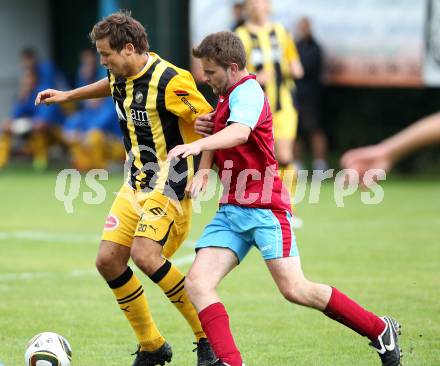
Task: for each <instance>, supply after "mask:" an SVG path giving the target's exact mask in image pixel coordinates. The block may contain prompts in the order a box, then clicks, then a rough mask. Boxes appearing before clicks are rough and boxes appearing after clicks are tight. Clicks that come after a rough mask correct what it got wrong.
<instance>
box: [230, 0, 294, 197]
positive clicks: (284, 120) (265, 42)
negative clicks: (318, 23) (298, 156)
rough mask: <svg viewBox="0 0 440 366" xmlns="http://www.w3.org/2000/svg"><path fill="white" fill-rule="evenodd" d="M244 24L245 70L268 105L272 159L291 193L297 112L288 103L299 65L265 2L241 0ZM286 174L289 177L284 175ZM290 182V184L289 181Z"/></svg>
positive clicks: (240, 32) (291, 44)
mask: <svg viewBox="0 0 440 366" xmlns="http://www.w3.org/2000/svg"><path fill="white" fill-rule="evenodd" d="M245 11H246V15H247V18H246V22H245V24H244V25H243V26H241V27H238V28H237V30H236V33H237V35H238V36H239V37H240V39H241V40H242V41H243V44H244V47H245V50H246V57H247V68H248V70H249V72H251V73H255V74H256V76H257V81H258V82H259V83H260V84H261V86H262V87H263V89H264V91H265V93H266V95H267V97H268V99H269V103H270V105H271V109H272V114H273V128H274V138H275V156H276V158H277V160H278V163H279V166H280V175H281V178H282V179H283V180H284V182H285V184H286V186H287V187H288V188H289V191H290V193H291V195H292V196H293V195H294V192H295V187H294V185H295V181H296V179H295V176H294V165H293V143H294V139H295V137H296V130H297V122H298V121H297V113H296V111H295V108H294V105H293V101H292V89H293V88H294V86H295V83H294V78H297V79H300V78H301V77H302V76H303V69H302V66H301V62H300V59H299V56H298V53H297V50H296V47H295V44H294V42H293V39H292V37H291V36H290V34H289V32H287V30H286V29H285V28H284V27H283V26H282V25H281V24H278V23H271V22H270V21H269V13H270V3H269V1H268V0H246V1H245ZM287 171H290V176H288V177H287V176H286V175H285V172H287ZM290 181H291V182H290Z"/></svg>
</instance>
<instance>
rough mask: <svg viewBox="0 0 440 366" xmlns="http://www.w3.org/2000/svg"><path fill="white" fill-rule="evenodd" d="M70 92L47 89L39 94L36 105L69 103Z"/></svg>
mask: <svg viewBox="0 0 440 366" xmlns="http://www.w3.org/2000/svg"><path fill="white" fill-rule="evenodd" d="M67 98H68V92H65V91H61V90H55V89H46V90H43V91H41V92H39V93H38V95H37V97H36V98H35V105H40V104H53V103H64V102H67Z"/></svg>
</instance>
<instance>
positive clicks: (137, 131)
mask: <svg viewBox="0 0 440 366" xmlns="http://www.w3.org/2000/svg"><path fill="white" fill-rule="evenodd" d="M90 37H91V40H92V42H94V43H95V45H96V49H97V51H98V53H99V55H100V60H101V64H102V65H104V66H105V67H106V68H107V70H108V78H104V79H102V80H99V81H97V82H95V83H92V84H89V85H86V86H84V87H81V88H77V89H74V90H71V91H65V92H64V91H58V90H52V89H49V90H44V91H42V92H40V93H39V94H38V96H37V98H36V101H35V102H36V104H40V103H42V104H53V103H63V102H67V101H72V100H79V99H89V98H102V97H106V96H112V97H113V100H114V103H115V108H116V111H117V114H118V117H119V124H120V127H121V130H122V133H123V139H124V145H125V149H126V153H127V160H126V164H125V167H126V170H127V173H128V177H127V181H126V182H125V183H124V184H123V186H122V188H121V190H120V192H119V194H118V195H117V197H116V198H115V201H114V203H113V206H112V208H111V210H110V214H109V215H108V217H107V221H106V223H105V227H104V232H103V235H102V241H101V245H100V247H99V251H98V256H97V259H96V266H97V268H98V270H99V272H100V274H101V275H102V276H103V277H104V279H105V280H106V281H107V283H108V285H109V287H110V288H111V289H112V291H113V293H114V296H115V298H116V300H117V302H118V305H119V307H120V309H121V311H122V312H123V313H124V314H125V316H126V317H127V319H128V321H129V323H130V324H131V326H132V328H133V330H134V332H135V333H136V336H137V338H138V341H139V349H138V351H137V352H136V359H135V361H134V363H133V366H154V365H164V364H165V362H170V361H171V357H172V351H171V347H170V346H169V345H168V343H167V342H166V341H165V339H164V337H163V336H162V335H161V333H160V332H159V330H158V328H157V327H156V324H155V322H154V320H153V318H152V316H151V313H150V310H149V306H148V303H147V298H146V296H145V294H144V289H143V287H142V284H141V282H140V280H139V279H138V277H137V276H136V274H134V273H133V271H132V270H131V269H130V267H129V266H128V265H127V263H128V260H129V259H130V258H131V259H132V260H133V261H134V263H135V264H136V265H137V266H138V267H139V268H140V269H141V270H142V271H143V272H144V273H145V274H147V275H148V276H149V277H150V279H151V280H152V281H153V282H154V283H156V284H157V285H158V286H159V287H160V288H161V289H162V290H163V292H164V293H165V295H166V296H167V297H168V299H169V300H170V301H171V302H172V303H173V304H174V305H175V306H176V308H177V309H178V310H179V311H180V313H181V314H182V315H183V316H184V317H185V318H186V320H187V321H188V323H189V324H190V326H191V327H192V330H193V332H194V334H195V336H196V342H197V350H198V352H197V356H198V361H197V365H198V366H207V365H209V364H210V363H211V362H212V361H213V360H214V358H215V356H214V355H213V353H212V350H211V348H210V345H209V343H208V341H207V338H206V335H205V333H204V332H203V329H202V327H201V324H200V321H199V319H198V317H197V313H196V311H195V309H194V307H193V305H192V304H191V302H190V301H189V298H188V295H187V292H186V289H185V286H184V279H185V277H184V275H183V274H182V273H181V272H180V271H179V270H178V269H177V268H176V266H174V265H173V264H172V263H171V262H170V261H169V259H170V258H171V256H172V255H173V254H174V253H175V252H176V250H177V249H178V248H179V247H180V245H181V244H182V242H183V241H184V239H185V238H186V236H187V234H188V231H189V229H190V221H191V201H190V199H189V198H187V197H185V186H186V184H187V180H188V179H189V178H191V177H192V175H193V173H194V161H193V159H192V158H189V159H183V160H181V161H180V162H179V163H178V164H177V165H175V166H171V165H170V164H169V163H168V162H167V160H166V158H167V154H168V152H169V151H170V150H171V149H172V148H173V147H175V146H176V145H179V144H183V143H185V142H191V141H195V140H197V139H198V138H199V135H198V134H196V133H195V130H194V124H195V122H196V120H197V119H198V117H199V116H200V115H202V114H203V115H205V114H206V113H209V112H211V110H212V107H211V106H210V105H209V104H208V103H207V102H206V100H205V99H204V98H203V96H202V95H201V94H200V93H199V91H198V90H197V88H196V86H195V83H194V80H193V78H192V76H191V74H190V73H189V72H188V71H186V70H182V69H180V68H178V67H176V66H174V65H172V64H171V63H169V62H167V61H165V60H163V59H162V58H161V57H159V55H157V54H155V53H153V52H150V51H149V45H148V38H147V34H146V32H145V29H144V27H143V26H142V25H141V24H140V23H139V22H138V21H137V20H135V19H134V18H132V17H131V16H130V14H129V13H127V12H118V13H114V14H111V15H109V16H108V17H106V18H104V19H103V20H102V21H100V22H98V23H97V24H96V25H95V26H94V28H93V30H92V32H91V33H90ZM208 119H209V117H208ZM197 123H198V124H199V125H203V121H202V120H198V122H197ZM121 341H123V340H121Z"/></svg>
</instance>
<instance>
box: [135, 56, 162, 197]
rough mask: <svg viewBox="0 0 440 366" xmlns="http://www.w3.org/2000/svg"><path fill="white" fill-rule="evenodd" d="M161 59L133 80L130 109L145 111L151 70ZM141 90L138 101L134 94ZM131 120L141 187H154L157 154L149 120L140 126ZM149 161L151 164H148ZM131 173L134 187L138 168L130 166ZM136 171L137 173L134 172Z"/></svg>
mask: <svg viewBox="0 0 440 366" xmlns="http://www.w3.org/2000/svg"><path fill="white" fill-rule="evenodd" d="M160 61H161V60H160V59H158V60H156V61H155V62H154V63H153V64H152V65H151V66H150V67H149V69H148V70H147V71H146V72H145V74H144V75H142V76H141V77H139V78H137V79H135V80H133V100H132V101H131V104H130V110H132V109H134V110H141V111H146V100H147V98H148V92H149V90H150V81H151V77H152V76H153V72H154V70H155V69H156V66H157V65H158V64H159V62H160ZM138 92H141V93H142V95H143V98H142V100H141V101H140V102H139V103H138V102H136V94H137V93H138ZM135 122H136V121H133V125H134V130H135V134H136V138H137V142H138V147H139V150H140V161H141V163H142V167H141V169H142V171H143V172H144V173H145V175H146V176H145V178H143V179H142V182H141V188H142V189H144V188H146V187H147V185H149V186H150V187H154V184H155V183H154V177H155V176H156V179H157V175H156V173H158V172H157V170H158V169H157V167H158V165H157V154H156V149H155V146H154V139H153V133H152V132H151V125H150V123H151V121H147V122H146V123H143V125H142V126H138V125H136V123H135ZM133 163H134V162H133ZM149 163H150V164H151V165H149ZM131 171H132V175H131V183H132V187H136V181H138V182H139V181H140V180H139V179H136V175H139V174H140V173H141V172H140V170H139V169H138V168H137V167H135V166H134V164H133V165H132V167H131ZM136 173H137V174H136Z"/></svg>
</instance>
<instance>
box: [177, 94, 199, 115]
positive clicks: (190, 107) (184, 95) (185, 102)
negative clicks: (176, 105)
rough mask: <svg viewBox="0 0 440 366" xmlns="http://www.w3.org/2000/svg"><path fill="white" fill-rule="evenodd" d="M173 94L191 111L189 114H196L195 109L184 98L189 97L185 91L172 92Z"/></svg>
mask: <svg viewBox="0 0 440 366" xmlns="http://www.w3.org/2000/svg"><path fill="white" fill-rule="evenodd" d="M174 94H176V95H177V96H178V97H180V100H181V101H182V102H183V104H185V105H186V106H187V107H188V108H189V109H190V110H191V112H193V113H195V114H197V113H198V111H197V109H196V107H194V106H193V105H192V104H191V102H190V101H189V100H188V99H187V98H185V97H187V96H189V93H188V92H187V91H186V90H174Z"/></svg>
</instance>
